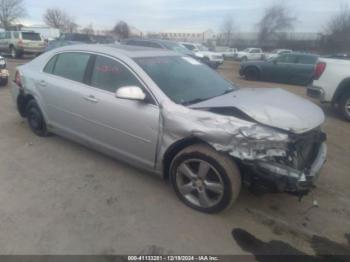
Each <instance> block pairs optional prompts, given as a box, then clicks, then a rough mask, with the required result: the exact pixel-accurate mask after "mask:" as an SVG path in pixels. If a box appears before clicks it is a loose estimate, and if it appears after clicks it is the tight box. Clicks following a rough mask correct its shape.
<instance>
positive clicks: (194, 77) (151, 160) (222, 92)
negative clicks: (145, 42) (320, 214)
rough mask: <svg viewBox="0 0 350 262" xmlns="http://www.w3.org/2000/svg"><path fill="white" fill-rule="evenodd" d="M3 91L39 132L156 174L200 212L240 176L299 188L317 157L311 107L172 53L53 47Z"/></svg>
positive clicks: (315, 112)
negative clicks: (242, 85)
mask: <svg viewBox="0 0 350 262" xmlns="http://www.w3.org/2000/svg"><path fill="white" fill-rule="evenodd" d="M12 94H13V98H14V101H15V103H16V105H17V108H18V111H19V113H20V115H21V116H22V117H25V118H27V120H28V124H29V127H30V128H31V129H32V131H33V132H34V133H35V134H37V135H38V136H47V135H48V134H50V133H54V134H58V135H61V136H64V137H67V138H69V139H72V140H75V141H78V142H80V143H84V144H85V145H87V146H90V147H92V148H94V149H97V150H99V151H101V152H103V153H105V154H108V155H110V156H113V157H115V158H118V159H121V160H123V161H127V162H129V163H131V164H132V165H135V166H138V167H141V168H143V169H147V170H150V171H152V172H154V173H156V174H159V175H160V176H162V177H163V178H165V179H168V180H169V181H170V182H171V184H172V185H173V187H174V190H175V192H176V194H177V196H178V197H179V198H180V200H181V201H183V202H184V203H185V204H187V205H188V206H190V207H192V208H194V209H196V210H199V211H202V212H207V213H214V212H219V211H222V210H224V209H226V208H228V207H229V206H230V205H231V204H232V203H233V202H234V201H235V200H236V198H237V197H238V195H239V192H240V189H241V185H242V184H243V182H244V184H247V185H250V186H261V187H264V188H266V189H268V190H274V191H283V192H291V193H298V194H303V193H305V192H307V191H309V190H310V189H311V188H312V186H313V183H314V181H315V180H316V178H317V176H318V174H319V173H320V170H321V168H322V166H323V164H324V162H325V159H326V151H327V150H326V145H325V143H324V141H325V139H326V136H325V134H323V133H322V131H321V125H322V123H323V122H324V114H323V112H322V111H321V110H320V109H319V108H318V107H317V106H315V105H314V104H312V103H310V102H308V101H306V100H304V99H302V98H300V97H297V96H295V95H293V94H290V93H288V92H286V91H283V90H281V89H267V88H261V89H248V88H247V89H239V88H237V87H236V86H235V85H234V84H233V83H231V82H229V81H227V80H225V79H223V78H222V77H221V76H219V75H218V74H217V73H216V72H215V71H214V70H212V69H210V68H209V67H207V66H206V65H204V64H202V63H200V62H198V61H197V60H195V59H193V58H191V57H187V56H183V55H179V54H177V53H174V52H171V51H165V50H157V49H147V48H138V47H129V46H102V45H96V46H95V45H75V46H68V47H63V48H58V49H55V50H52V51H50V52H47V53H45V54H43V55H41V56H40V57H38V58H36V59H34V60H33V61H31V62H29V63H27V64H25V65H22V66H20V67H18V68H17V72H16V76H15V80H14V83H13V87H12Z"/></svg>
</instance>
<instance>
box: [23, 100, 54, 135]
mask: <svg viewBox="0 0 350 262" xmlns="http://www.w3.org/2000/svg"><path fill="white" fill-rule="evenodd" d="M26 117H27V121H28V125H29V127H30V129H31V130H32V131H33V133H34V134H36V135H37V136H40V137H46V136H48V135H49V132H48V131H47V126H46V122H45V119H44V116H43V114H42V112H41V110H40V108H39V106H38V104H37V103H36V101H35V100H34V99H33V100H30V101H29V102H28V104H27V106H26Z"/></svg>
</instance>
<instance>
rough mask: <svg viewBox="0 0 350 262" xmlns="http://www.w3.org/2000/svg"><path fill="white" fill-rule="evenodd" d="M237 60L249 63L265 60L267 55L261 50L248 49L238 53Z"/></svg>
mask: <svg viewBox="0 0 350 262" xmlns="http://www.w3.org/2000/svg"><path fill="white" fill-rule="evenodd" d="M236 59H238V60H239V61H241V62H247V61H250V60H264V59H265V54H264V52H263V50H262V49H261V48H247V49H244V50H243V51H239V52H237V56H236Z"/></svg>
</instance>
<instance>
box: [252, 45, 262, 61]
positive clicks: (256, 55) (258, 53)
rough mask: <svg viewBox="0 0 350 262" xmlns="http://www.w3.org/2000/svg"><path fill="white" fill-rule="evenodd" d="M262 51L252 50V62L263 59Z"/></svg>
mask: <svg viewBox="0 0 350 262" xmlns="http://www.w3.org/2000/svg"><path fill="white" fill-rule="evenodd" d="M261 55H262V54H261V50H260V49H258V48H252V49H251V50H250V54H249V58H250V60H260V59H261Z"/></svg>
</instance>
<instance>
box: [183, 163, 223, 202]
mask: <svg viewBox="0 0 350 262" xmlns="http://www.w3.org/2000/svg"><path fill="white" fill-rule="evenodd" d="M176 183H177V188H178V190H179V192H180V194H181V195H182V196H183V197H184V198H185V199H186V200H187V201H189V202H190V203H191V204H193V205H195V206H198V207H204V208H210V207H213V206H215V205H217V204H218V203H219V202H220V201H221V200H222V198H223V196H224V183H223V180H222V178H221V176H220V174H219V172H218V171H217V170H216V169H215V168H214V167H213V166H212V165H211V164H209V163H208V162H206V161H204V160H201V159H188V160H186V161H184V162H183V163H182V164H180V166H179V167H178V169H177V172H176Z"/></svg>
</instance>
